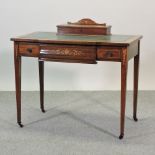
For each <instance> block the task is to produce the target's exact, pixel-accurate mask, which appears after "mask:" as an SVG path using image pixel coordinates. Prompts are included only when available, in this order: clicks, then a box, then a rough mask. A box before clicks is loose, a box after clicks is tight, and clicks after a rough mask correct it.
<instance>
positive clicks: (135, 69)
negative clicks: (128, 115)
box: [133, 52, 139, 122]
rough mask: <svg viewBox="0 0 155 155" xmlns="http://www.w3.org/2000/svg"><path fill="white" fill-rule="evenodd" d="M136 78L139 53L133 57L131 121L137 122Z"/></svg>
mask: <svg viewBox="0 0 155 155" xmlns="http://www.w3.org/2000/svg"><path fill="white" fill-rule="evenodd" d="M138 76H139V52H138V55H136V56H135V57H134V92H133V119H134V120H135V121H136V122H137V121H138V119H137V96H138Z"/></svg>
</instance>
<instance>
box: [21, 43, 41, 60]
mask: <svg viewBox="0 0 155 155" xmlns="http://www.w3.org/2000/svg"><path fill="white" fill-rule="evenodd" d="M19 53H20V54H21V55H23V56H30V57H38V56H39V53H40V47H39V45H33V44H24V43H21V44H19Z"/></svg>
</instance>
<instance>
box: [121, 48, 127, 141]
mask: <svg viewBox="0 0 155 155" xmlns="http://www.w3.org/2000/svg"><path fill="white" fill-rule="evenodd" d="M127 69H128V60H127V49H123V51H122V62H121V109H120V136H119V139H122V138H123V136H124V124H125V105H126V85H127V84H126V83H127Z"/></svg>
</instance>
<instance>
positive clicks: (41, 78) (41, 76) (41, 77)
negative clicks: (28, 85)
mask: <svg viewBox="0 0 155 155" xmlns="http://www.w3.org/2000/svg"><path fill="white" fill-rule="evenodd" d="M39 82H40V108H41V111H42V112H45V109H44V61H41V60H39Z"/></svg>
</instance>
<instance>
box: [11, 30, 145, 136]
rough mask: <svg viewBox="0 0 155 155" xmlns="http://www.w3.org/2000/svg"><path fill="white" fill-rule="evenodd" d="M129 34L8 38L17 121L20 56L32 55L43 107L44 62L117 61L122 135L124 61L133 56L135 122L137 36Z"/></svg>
mask: <svg viewBox="0 0 155 155" xmlns="http://www.w3.org/2000/svg"><path fill="white" fill-rule="evenodd" d="M141 38H142V36H130V35H57V34H56V33H53V32H34V33H31V34H28V35H24V36H20V37H15V38H12V39H11V40H12V41H14V62H15V81H16V103H17V123H18V124H19V126H20V127H23V125H22V123H21V58H22V57H23V56H26V57H34V58H38V62H39V78H40V107H41V110H42V112H45V110H44V61H56V62H70V63H85V64H96V63H97V62H98V61H115V62H120V63H121V103H120V136H119V138H120V139H122V138H123V136H124V124H125V105H126V85H127V84H126V83H127V69H128V61H129V60H130V59H132V58H133V59H134V93H133V96H134V97H133V119H134V120H135V121H137V94H138V72H139V54H140V39H141Z"/></svg>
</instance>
